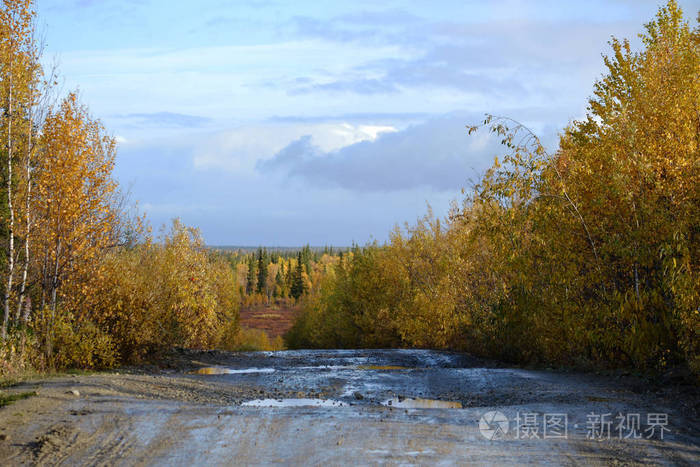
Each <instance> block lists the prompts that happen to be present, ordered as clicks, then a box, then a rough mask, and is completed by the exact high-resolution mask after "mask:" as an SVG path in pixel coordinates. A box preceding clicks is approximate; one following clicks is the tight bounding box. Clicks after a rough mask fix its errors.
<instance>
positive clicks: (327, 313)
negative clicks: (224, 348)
mask: <svg viewBox="0 0 700 467" xmlns="http://www.w3.org/2000/svg"><path fill="white" fill-rule="evenodd" d="M698 19H699V20H700V17H699V18H698ZM641 39H642V44H643V45H642V49H641V50H640V51H633V50H632V48H631V46H630V44H629V42H628V41H627V40H618V39H612V40H611V42H610V46H611V48H612V53H611V54H610V55H608V56H604V62H605V66H606V67H607V72H606V74H605V75H604V76H602V77H601V78H600V79H599V80H598V81H597V82H596V83H595V85H594V92H593V96H592V97H591V98H590V101H589V107H588V115H587V117H586V118H585V119H583V120H581V121H575V122H573V123H571V124H570V125H568V126H567V127H566V129H565V130H564V131H563V132H562V134H561V135H560V140H559V145H558V148H556V150H554V151H551V152H549V151H547V150H546V148H545V147H544V146H543V145H542V144H541V143H540V140H539V139H538V137H537V135H535V134H534V133H533V132H532V131H531V130H530V129H528V128H527V127H525V126H523V125H521V124H519V123H518V122H516V121H513V120H510V119H509V118H505V117H498V116H487V117H486V118H485V119H484V121H483V122H481V123H480V124H478V125H475V126H469V127H467V129H466V130H465V131H468V132H469V133H470V134H471V133H473V132H478V131H489V132H491V133H492V134H493V135H495V136H496V137H498V138H499V139H500V140H501V142H502V144H503V146H504V154H503V155H502V156H501V157H499V158H496V160H495V161H494V164H493V166H492V167H491V168H490V169H489V170H488V171H487V172H486V174H485V175H484V176H483V178H482V179H481V180H480V181H478V183H476V184H475V185H474V186H473V187H472V188H471V189H469V190H467V191H465V192H464V194H465V197H464V199H463V200H462V202H461V203H455V204H454V205H453V206H452V209H451V212H450V215H449V217H448V218H447V219H445V220H441V219H436V218H435V217H434V216H433V215H432V214H431V213H428V215H426V216H425V218H423V219H421V220H419V221H418V222H417V223H416V224H415V225H407V226H406V227H405V228H404V229H399V228H396V229H395V231H394V232H393V233H392V234H391V238H390V241H389V242H388V243H387V244H386V245H382V246H379V245H376V244H375V245H368V246H366V247H364V248H355V249H353V251H352V252H351V254H349V255H346V256H345V258H343V260H342V261H339V263H338V264H337V266H336V267H335V273H334V274H328V275H327V276H326V277H325V278H324V280H323V281H322V283H321V284H320V285H319V287H318V290H317V293H314V294H312V295H310V297H309V298H308V300H307V301H306V302H305V304H304V307H303V311H302V312H301V313H300V315H299V318H298V320H297V321H296V323H295V325H294V327H293V329H292V330H291V331H290V332H289V334H288V335H287V341H288V344H289V345H290V346H291V347H297V348H299V347H328V348H330V347H350V348H357V347H425V348H440V349H446V348H449V349H459V350H464V351H468V352H471V353H474V354H476V355H482V356H489V357H495V358H500V359H506V360H509V361H516V362H528V363H541V364H557V365H577V366H584V367H592V366H593V367H636V368H641V369H662V368H664V367H666V366H668V365H671V364H673V365H675V364H684V365H688V366H689V367H690V368H692V369H693V370H694V371H695V372H696V373H697V372H700V336H699V335H698V333H699V332H700V270H699V268H700V146H699V145H700V110H699V109H700V29H698V27H697V25H696V27H695V28H691V26H690V25H689V24H688V23H687V22H686V21H685V20H684V19H683V14H682V11H681V10H680V8H679V7H678V6H677V4H676V3H675V2H674V1H669V2H668V4H667V5H666V6H664V7H662V8H660V9H659V11H658V14H657V16H656V18H654V20H653V21H652V22H650V23H649V24H647V25H646V30H645V32H644V34H642V35H641Z"/></svg>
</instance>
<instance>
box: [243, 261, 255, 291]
mask: <svg viewBox="0 0 700 467" xmlns="http://www.w3.org/2000/svg"><path fill="white" fill-rule="evenodd" d="M253 292H255V261H254V260H253V257H252V256H251V257H249V258H248V275H247V276H246V286H245V293H246V295H253Z"/></svg>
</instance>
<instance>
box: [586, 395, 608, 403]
mask: <svg viewBox="0 0 700 467" xmlns="http://www.w3.org/2000/svg"><path fill="white" fill-rule="evenodd" d="M586 399H588V400H589V401H590V402H610V399H609V398H607V397H593V396H588V397H586Z"/></svg>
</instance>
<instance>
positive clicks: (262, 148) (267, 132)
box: [193, 122, 398, 172]
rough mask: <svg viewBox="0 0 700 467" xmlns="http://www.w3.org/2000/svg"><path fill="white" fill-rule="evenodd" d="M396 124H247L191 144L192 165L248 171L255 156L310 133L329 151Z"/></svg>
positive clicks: (372, 136) (269, 153)
mask: <svg viewBox="0 0 700 467" xmlns="http://www.w3.org/2000/svg"><path fill="white" fill-rule="evenodd" d="M396 131H398V129H397V128H395V127H393V126H390V125H354V124H350V123H338V122H331V123H315V124H266V125H255V126H253V125H248V126H241V127H239V128H236V129H233V130H228V131H223V132H220V133H218V134H215V135H213V136H211V137H209V138H207V141H206V142H205V143H203V145H202V147H199V148H195V151H194V159H193V161H194V167H195V168H197V169H223V170H227V171H230V172H252V171H253V169H254V167H255V164H256V163H257V162H258V161H259V160H265V159H270V158H272V157H273V156H274V155H275V154H277V153H278V152H279V151H281V150H282V149H283V148H285V147H286V146H288V145H289V144H290V143H291V142H292V141H294V140H297V139H299V138H301V137H303V136H310V137H311V139H312V141H313V143H314V145H315V146H316V147H319V148H320V149H321V150H323V151H326V152H330V151H336V150H339V149H341V148H344V147H347V146H350V145H353V144H356V143H359V142H362V141H374V140H375V139H377V137H378V136H379V135H381V134H384V133H393V132H396Z"/></svg>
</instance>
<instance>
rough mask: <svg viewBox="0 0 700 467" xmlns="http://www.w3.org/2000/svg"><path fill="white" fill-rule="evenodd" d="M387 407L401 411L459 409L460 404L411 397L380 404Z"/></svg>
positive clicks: (396, 398) (395, 398) (398, 398)
mask: <svg viewBox="0 0 700 467" xmlns="http://www.w3.org/2000/svg"><path fill="white" fill-rule="evenodd" d="M382 405H385V406H387V407H398V408H401V409H461V408H462V403H461V402H458V401H441V400H437V399H421V398H412V397H394V398H393V399H389V400H388V401H384V402H382Z"/></svg>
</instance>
